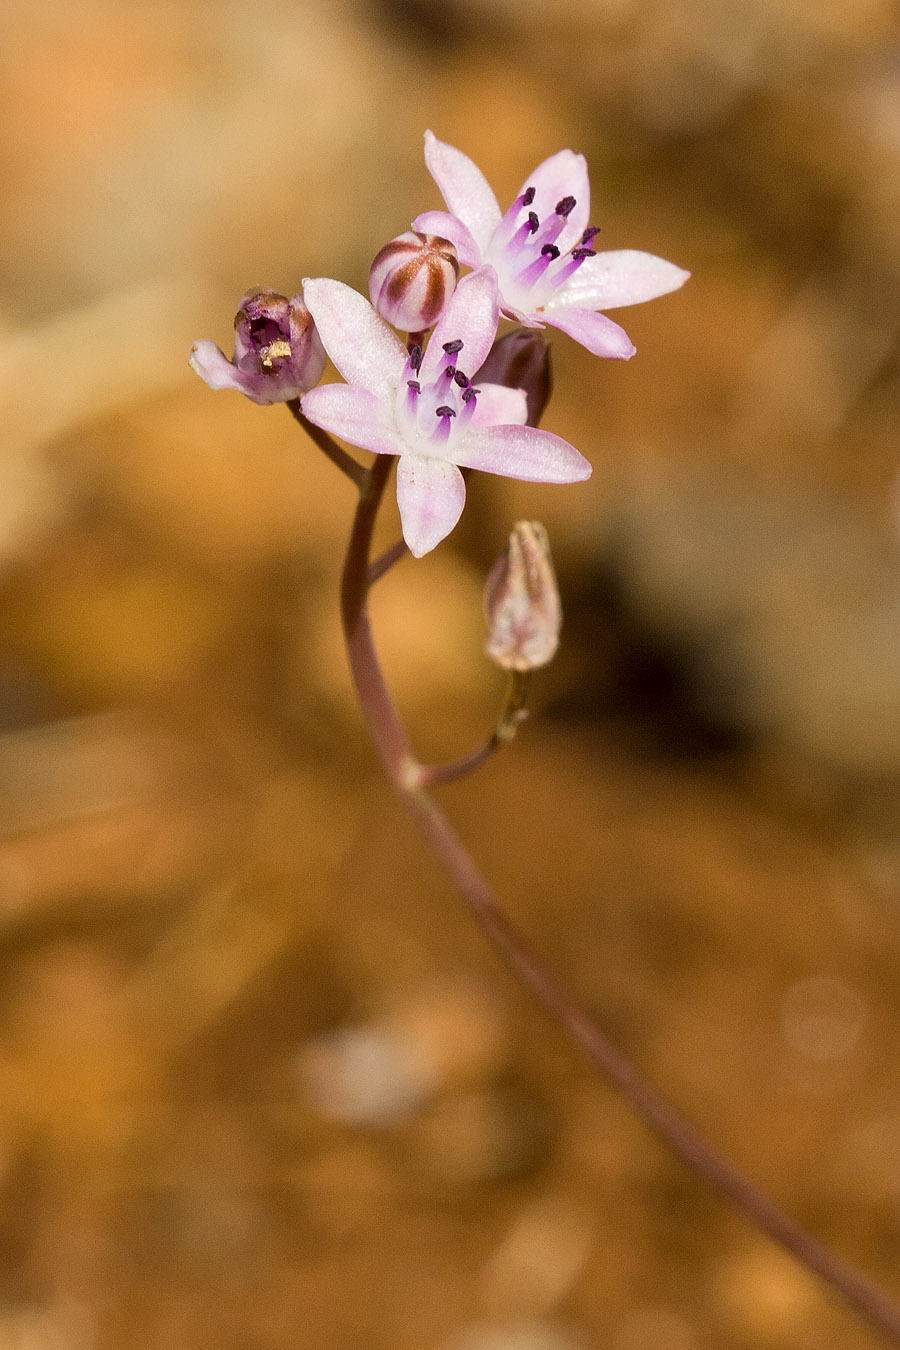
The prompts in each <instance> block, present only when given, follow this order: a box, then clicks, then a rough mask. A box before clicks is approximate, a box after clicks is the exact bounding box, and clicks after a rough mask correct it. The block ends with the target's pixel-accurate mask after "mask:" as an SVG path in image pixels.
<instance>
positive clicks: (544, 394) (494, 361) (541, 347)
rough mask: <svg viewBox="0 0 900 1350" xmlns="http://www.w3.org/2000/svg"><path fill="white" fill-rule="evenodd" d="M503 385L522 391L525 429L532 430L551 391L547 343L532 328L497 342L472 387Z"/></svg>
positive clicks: (551, 382)
mask: <svg viewBox="0 0 900 1350" xmlns="http://www.w3.org/2000/svg"><path fill="white" fill-rule="evenodd" d="M482 382H484V383H486V384H505V385H506V387H507V389H524V390H525V398H526V401H527V404H528V426H530V427H536V426H537V425H538V423H539V422H540V420H541V417H542V416H543V412H544V409H545V408H546V406H547V400H548V399H549V398H550V392H551V389H552V387H553V377H552V374H551V370H550V343H549V342H548V341H547V339H546V338H545V337H544V335H543V333H541V332H538V331H537V330H536V329H534V328H517V329H516V330H515V332H512V333H507V334H506V336H505V337H502V338H498V339H497V341H496V342H495V343H494V345H493V347H492V348H491V350H490V351H489V352H488V355H487V360H486V361H485V363H484V365H483V366H482V367H481V369H480V370H479V372H478V374H477V375H476V376H475V378H474V381H473V383H474V384H481V383H482Z"/></svg>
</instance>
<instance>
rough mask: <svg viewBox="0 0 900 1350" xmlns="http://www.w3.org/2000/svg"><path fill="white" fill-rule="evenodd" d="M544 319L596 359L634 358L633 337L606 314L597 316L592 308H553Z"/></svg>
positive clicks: (546, 312) (542, 316)
mask: <svg viewBox="0 0 900 1350" xmlns="http://www.w3.org/2000/svg"><path fill="white" fill-rule="evenodd" d="M541 318H542V319H545V320H546V322H547V323H550V324H552V325H553V327H554V328H559V329H561V330H562V331H563V332H564V333H568V335H569V337H570V338H574V339H575V341H576V342H580V343H581V345H582V347H586V348H587V349H588V351H589V352H593V354H594V356H608V357H611V358H613V359H614V360H617V361H627V360H628V359H629V358H630V357H632V356H634V353H635V347H634V343H633V342H632V341H631V338H630V337H629V336H628V334H627V333H626V332H625V330H624V328H620V327H619V325H618V324H617V323H614V322H613V320H612V319H608V318H607V317H606V315H605V314H596V313H595V312H594V310H592V309H552V310H545V311H544V312H543V313H542V314H541Z"/></svg>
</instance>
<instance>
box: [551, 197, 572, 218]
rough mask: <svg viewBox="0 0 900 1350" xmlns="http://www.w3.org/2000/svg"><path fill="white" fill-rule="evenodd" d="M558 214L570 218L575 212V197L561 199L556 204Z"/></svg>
mask: <svg viewBox="0 0 900 1350" xmlns="http://www.w3.org/2000/svg"><path fill="white" fill-rule="evenodd" d="M555 209H556V214H557V215H558V216H568V215H570V214H571V212H572V211H574V210H575V198H574V197H561V198H560V200H559V201H558V202H557V203H556V208H555Z"/></svg>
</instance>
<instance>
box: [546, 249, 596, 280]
mask: <svg viewBox="0 0 900 1350" xmlns="http://www.w3.org/2000/svg"><path fill="white" fill-rule="evenodd" d="M596 256H597V255H596V253H595V252H594V250H593V249H592V248H573V249H572V252H571V253H570V254H569V256H568V258H566V260H565V262H564V263H563V265H562V267H560V268H558V269H557V271H556V273H555V275H554V276H553V277H552V278H551V285H553V286H554V287H556V286H561V285H562V284H563V282H565V281H568V280H569V277H571V276H573V275H574V274H575V273H576V272H577V271H578V269H579V267H580V266H581V265H582V263H583V262H584V260H585V258H596Z"/></svg>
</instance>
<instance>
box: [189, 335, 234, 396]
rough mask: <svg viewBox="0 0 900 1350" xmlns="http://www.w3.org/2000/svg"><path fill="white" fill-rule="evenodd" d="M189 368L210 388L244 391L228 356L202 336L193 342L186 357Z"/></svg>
mask: <svg viewBox="0 0 900 1350" xmlns="http://www.w3.org/2000/svg"><path fill="white" fill-rule="evenodd" d="M188 359H189V362H190V367H191V370H192V371H193V372H194V374H195V375H199V376H200V378H201V380H204V381H205V382H206V384H208V385H209V387H210V389H237V390H238V391H239V392H240V393H242V394H243V393H244V392H245V390H244V382H243V380H242V379H241V375H240V371H238V370H237V369H236V368H235V366H234V365H233V364H232V362H231V361H229V360H228V357H227V356H226V355H225V353H224V352H223V351H222V349H221V347H217V346H216V344H215V343H214V342H210V341H208V339H206V338H204V339H203V340H202V341H201V342H195V343H194V345H193V347H192V348H191V354H190V357H189V358H188Z"/></svg>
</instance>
